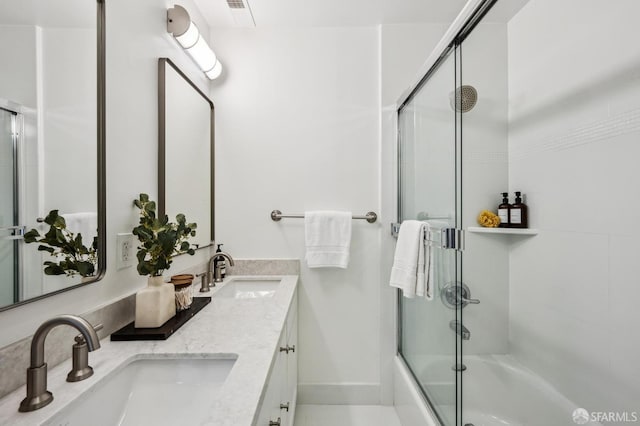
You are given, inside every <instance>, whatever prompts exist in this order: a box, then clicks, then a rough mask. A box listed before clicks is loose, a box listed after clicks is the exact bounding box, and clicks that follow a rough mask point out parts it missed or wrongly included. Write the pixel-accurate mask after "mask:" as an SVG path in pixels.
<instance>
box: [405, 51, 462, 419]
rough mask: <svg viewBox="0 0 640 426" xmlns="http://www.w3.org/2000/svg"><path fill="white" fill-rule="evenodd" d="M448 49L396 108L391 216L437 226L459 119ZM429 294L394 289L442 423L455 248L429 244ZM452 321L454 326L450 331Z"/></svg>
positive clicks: (451, 217) (411, 352)
mask: <svg viewBox="0 0 640 426" xmlns="http://www.w3.org/2000/svg"><path fill="white" fill-rule="evenodd" d="M456 78H457V77H456V52H455V51H452V52H451V53H450V54H449V56H448V57H447V58H446V59H444V60H443V61H442V62H441V64H440V65H439V67H438V68H437V69H436V71H435V72H433V73H432V74H431V75H430V76H427V78H426V81H425V82H424V83H423V84H422V86H421V87H419V88H418V89H417V90H416V91H415V92H414V94H413V95H412V97H410V98H409V100H408V101H407V102H405V104H404V105H403V106H402V107H401V108H400V109H399V111H398V130H399V152H398V154H399V176H398V177H399V200H398V216H399V217H398V219H399V222H402V221H403V220H406V219H415V220H423V221H426V222H428V223H429V225H430V227H431V230H432V231H433V234H434V237H435V238H434V239H436V240H439V235H440V234H439V230H440V229H443V228H455V227H456V225H458V222H459V220H458V214H457V212H458V209H459V202H458V199H459V195H460V194H459V192H460V191H459V189H458V185H459V178H458V176H457V174H458V170H459V165H458V160H457V159H456V151H457V150H458V149H459V148H458V141H457V135H458V132H457V126H458V119H457V117H456V111H455V109H454V108H453V104H452V99H451V94H452V93H455V87H456ZM431 250H432V252H433V256H434V257H433V260H434V265H433V268H434V278H435V285H434V297H433V300H427V299H425V298H414V299H409V298H405V297H402V295H401V293H399V342H398V350H399V352H400V354H401V356H402V357H403V359H404V360H405V363H406V364H407V366H408V367H409V369H410V370H411V372H412V373H413V375H414V378H415V379H416V381H417V383H418V384H419V386H420V387H421V389H422V391H423V392H424V394H425V396H426V398H427V399H428V400H429V402H430V405H431V407H432V409H433V411H434V412H435V414H436V415H437V417H438V418H439V419H440V422H441V423H442V424H444V425H447V426H448V425H459V424H461V423H460V422H461V416H460V410H461V407H460V405H461V404H460V401H459V398H458V395H459V392H460V390H461V380H462V375H461V372H460V371H458V370H459V367H458V366H460V365H461V355H462V354H461V343H462V340H461V334H462V329H461V326H459V324H461V323H462V318H461V310H460V309H459V308H456V307H455V306H451V305H449V306H447V304H446V303H444V302H443V299H442V294H443V292H444V291H445V289H446V288H447V287H449V286H452V285H455V283H456V282H457V281H459V280H460V278H459V277H458V270H457V265H458V264H459V263H460V262H459V259H458V256H459V252H457V251H456V250H453V249H442V248H440V247H432V248H431ZM456 326H458V327H457V328H458V332H456Z"/></svg>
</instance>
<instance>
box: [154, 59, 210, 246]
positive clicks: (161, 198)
mask: <svg viewBox="0 0 640 426" xmlns="http://www.w3.org/2000/svg"><path fill="white" fill-rule="evenodd" d="M167 65H169V66H171V68H173V69H174V70H175V71H176V72H177V73H178V74H179V75H180V76H181V77H182V78H183V79H184V80H185V81H186V82H187V83H188V84H189V85H190V86H191V87H193V89H194V90H195V91H196V92H198V94H199V95H200V96H202V97H203V98H204V100H205V101H207V103H208V104H209V106H210V108H211V116H210V118H211V126H210V130H211V135H210V141H211V158H210V162H211V165H210V168H209V170H210V174H211V193H210V194H209V196H210V203H211V238H210V240H211V242H210V243H209V244H205V245H201V246H199V247H198V249H203V248H206V247H211V246H212V245H213V244H214V240H215V106H214V104H213V101H212V100H211V99H209V97H208V96H207V95H206V94H205V93H204V92H203V91H202V90H200V89H199V88H198V86H196V85H195V84H194V83H193V81H191V80H190V79H189V77H187V76H186V74H185V73H183V72H182V70H180V68H178V66H177V65H176V64H174V63H173V62H172V61H171V59H169V58H159V59H158V215H159V216H160V217H162V216H164V215H165V214H166V202H167V198H166V173H165V167H166V163H167V159H166V143H167V140H166V129H165V127H166V111H167V109H166V105H167V98H166V90H165V84H166V67H167Z"/></svg>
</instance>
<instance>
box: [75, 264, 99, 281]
mask: <svg viewBox="0 0 640 426" xmlns="http://www.w3.org/2000/svg"><path fill="white" fill-rule="evenodd" d="M77 267H78V272H79V273H80V275H82V276H83V277H88V276H90V275H93V273H94V272H95V267H94V266H93V263H91V262H86V261H82V262H78V263H77Z"/></svg>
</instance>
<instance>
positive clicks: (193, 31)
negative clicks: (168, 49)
mask: <svg viewBox="0 0 640 426" xmlns="http://www.w3.org/2000/svg"><path fill="white" fill-rule="evenodd" d="M199 38H200V32H199V31H198V27H196V26H195V24H194V23H193V22H189V28H187V31H185V33H184V34H181V35H179V36H176V40H178V43H180V45H181V46H182V47H183V48H185V49H189V48H191V47H193V45H195V44H196V42H197V41H198V39H199Z"/></svg>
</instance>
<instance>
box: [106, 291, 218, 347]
mask: <svg viewBox="0 0 640 426" xmlns="http://www.w3.org/2000/svg"><path fill="white" fill-rule="evenodd" d="M209 303H211V298H210V297H194V298H193V303H191V307H190V308H189V309H185V310H184V311H180V312H178V313H176V316H175V317H173V318H171V319H170V320H169V321H167V322H165V323H164V324H162V325H161V326H160V327H157V328H135V327H134V326H133V324H134V323H133V322H132V323H130V324H127V325H125V326H124V327H122V328H121V329H120V330H118V331H116V332H114V333H113V334H112V335H111V340H112V341H114V342H129V341H132V340H167V339H168V338H169V336H171V335H172V334H173V333H175V332H176V331H178V329H180V327H182V326H183V325H184V324H185V323H186V322H187V321H189V320H190V319H191V318H193V316H194V315H195V314H197V313H198V312H200V310H201V309H202V308H204V307H205V306H207V305H208V304H209Z"/></svg>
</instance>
